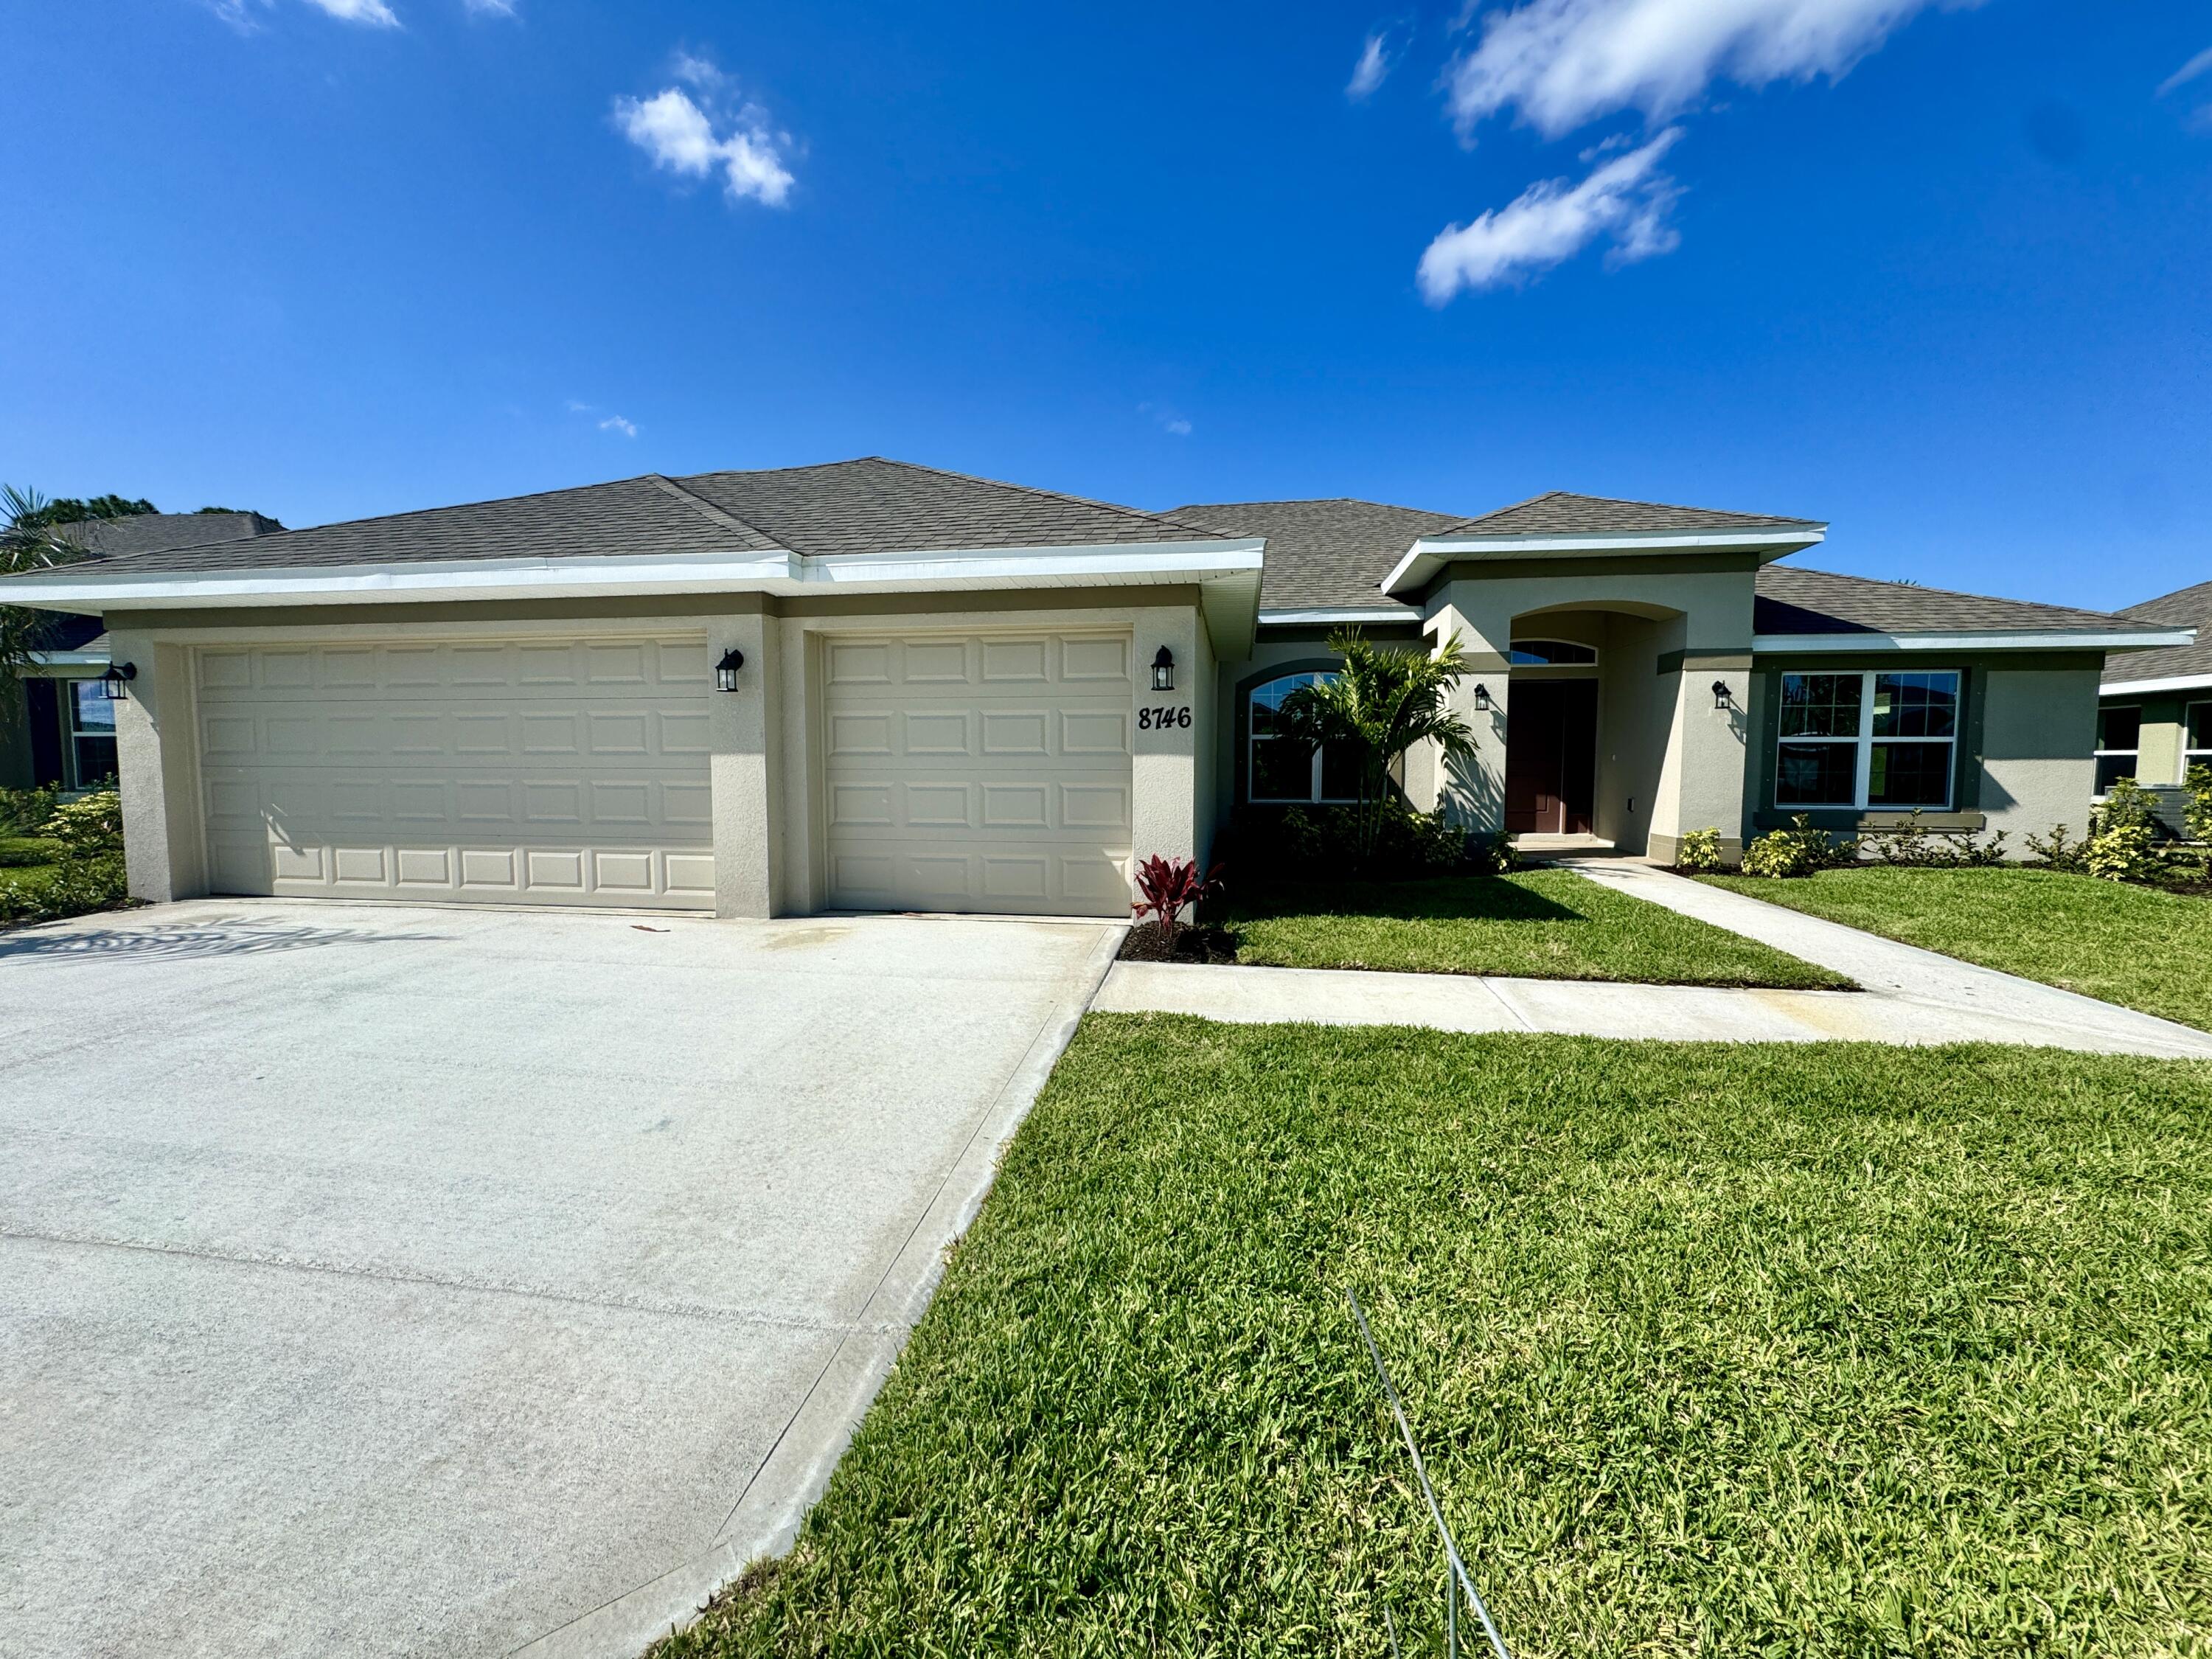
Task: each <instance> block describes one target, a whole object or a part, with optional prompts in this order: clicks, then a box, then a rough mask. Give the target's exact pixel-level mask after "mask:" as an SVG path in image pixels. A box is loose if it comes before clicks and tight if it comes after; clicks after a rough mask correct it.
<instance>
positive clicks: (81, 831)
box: [45, 789, 123, 858]
mask: <svg viewBox="0 0 2212 1659" xmlns="http://www.w3.org/2000/svg"><path fill="white" fill-rule="evenodd" d="M45 833H46V835H47V836H51V837H52V839H54V840H55V841H58V842H60V843H61V844H62V848H63V851H64V854H65V855H66V856H69V857H71V858H92V857H94V856H96V855H98V854H103V853H120V852H121V851H122V850H123V797H122V795H121V794H120V793H118V792H117V791H115V790H113V789H95V790H94V791H93V793H90V794H88V795H85V796H82V797H81V798H80V799H76V800H73V801H70V802H69V803H68V804H67V805H62V806H57V807H56V808H54V811H53V816H52V817H50V818H48V819H47V820H46V829H45Z"/></svg>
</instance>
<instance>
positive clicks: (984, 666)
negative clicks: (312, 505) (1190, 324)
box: [195, 633, 1133, 915]
mask: <svg viewBox="0 0 2212 1659" xmlns="http://www.w3.org/2000/svg"><path fill="white" fill-rule="evenodd" d="M1130 653H1131V644H1130V640H1129V636H1128V635H1126V634H1119V635H1117V634H1086V633H1036V634H1004V635H1000V634H980V635H943V634H937V635H915V636H912V637H899V638H866V639H860V638H832V639H830V640H829V641H827V642H826V643H825V645H824V647H823V684H822V687H821V690H822V694H823V708H822V720H821V721H820V723H819V729H820V731H821V734H822V735H821V737H820V738H819V741H820V742H821V744H822V745H823V816H824V821H825V826H826V846H825V848H824V849H823V850H824V852H825V854H826V856H827V859H828V871H827V876H828V879H827V883H826V887H827V896H828V902H829V904H830V905H832V906H833V907H836V908H847V909H867V910H877V909H893V910H974V911H985V912H1010V913H1028V914H1031V915H1127V913H1128V876H1127V872H1128V866H1129V859H1130V854H1131V844H1130V843H1131V774H1130V738H1131V726H1132V724H1133V721H1132V716H1131V709H1132V708H1133V683H1132V680H1131V660H1130ZM195 662H196V674H197V705H198V710H197V713H198V723H199V738H200V772H201V780H202V788H203V796H204V810H205V814H206V819H205V822H206V833H207V849H208V857H209V864H210V885H211V886H212V888H213V889H214V890H216V891H217V892H221V893H241V894H272V895H285V896H326V897H342V898H386V899H399V900H406V899H415V900H429V901H438V900H444V901H459V902H477V903H501V902H506V903H520V904H533V905H536V904H575V905H601V906H608V907H613V908H671V909H693V910H703V909H709V908H713V905H714V854H713V820H712V806H711V799H710V790H709V786H708V751H709V740H708V711H709V708H710V699H711V698H712V697H713V696H714V695H715V694H714V692H713V690H711V687H712V684H713V676H712V674H711V672H710V671H709V667H708V653H707V647H706V644H705V641H703V640H702V639H699V638H696V637H694V638H681V637H669V638H577V639H537V638H531V639H509V640H482V641H447V642H429V641H393V642H387V643H376V644H367V643H364V644H358V645H356V644H351V643H348V644H343V645H339V644H326V643H317V644H299V645H290V646H276V645H270V646H252V647H203V648H202V649H200V650H199V651H198V652H197V653H196V655H195Z"/></svg>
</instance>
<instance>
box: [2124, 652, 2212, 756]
mask: <svg viewBox="0 0 2212 1659" xmlns="http://www.w3.org/2000/svg"><path fill="white" fill-rule="evenodd" d="M2121 660H2122V662H2123V663H2124V662H2125V660H2126V659H2124V658H2123V659H2121ZM2191 702H2212V688H2207V689H2205V690H2200V691H2195V692H2183V693H2174V692H2161V693H2158V694H2156V695H2154V696H2137V697H2106V698H2105V699H2104V700H2103V706H2104V707H2106V708H2138V709H2141V710H2142V738H2141V739H2140V746H2139V748H2138V750H2137V758H2136V782H2138V783H2142V784H2145V785H2154V784H2161V783H2179V782H2180V781H2182V774H2183V771H2184V770H2185V768H2184V767H2183V765H2182V756H2183V753H2184V750H2185V747H2186V745H2187V743H2188V726H2187V721H2188V717H2189V705H2190V704H2191Z"/></svg>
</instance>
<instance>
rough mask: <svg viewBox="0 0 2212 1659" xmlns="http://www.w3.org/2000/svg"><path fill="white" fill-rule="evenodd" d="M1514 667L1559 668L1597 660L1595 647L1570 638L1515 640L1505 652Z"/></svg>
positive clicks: (1507, 659)
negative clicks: (1580, 643)
mask: <svg viewBox="0 0 2212 1659" xmlns="http://www.w3.org/2000/svg"><path fill="white" fill-rule="evenodd" d="M1505 660H1506V661H1508V662H1510V663H1511V664H1512V665H1513V666H1515V667H1516V668H1560V667H1565V666H1568V665H1581V664H1584V663H1593V662H1595V661H1596V660H1597V647H1595V646H1589V645H1577V644H1576V643H1575V642H1574V641H1572V640H1516V641H1513V644H1512V646H1511V647H1510V648H1509V649H1508V650H1507V652H1506V653H1505Z"/></svg>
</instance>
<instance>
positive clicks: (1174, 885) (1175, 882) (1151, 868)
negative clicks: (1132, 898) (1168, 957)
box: [1133, 853, 1221, 951]
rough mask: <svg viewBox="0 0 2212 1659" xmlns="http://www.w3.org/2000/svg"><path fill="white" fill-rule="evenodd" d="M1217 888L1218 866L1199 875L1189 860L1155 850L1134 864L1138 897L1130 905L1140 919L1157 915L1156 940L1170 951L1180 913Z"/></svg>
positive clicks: (1219, 886) (1180, 918) (1219, 870)
mask: <svg viewBox="0 0 2212 1659" xmlns="http://www.w3.org/2000/svg"><path fill="white" fill-rule="evenodd" d="M1220 890H1221V866H1219V865H1218V864H1217V865H1215V866H1213V868H1212V869H1211V870H1209V871H1207V872H1206V873H1205V874H1204V875H1203V876H1201V875H1200V874H1199V873H1198V866H1197V864H1196V863H1195V862H1194V861H1193V860H1189V859H1164V858H1162V857H1160V855H1159V854H1157V853H1155V854H1152V857H1150V858H1148V859H1146V860H1145V861H1144V862H1143V863H1142V864H1140V865H1139V866H1137V894H1138V898H1137V902H1136V904H1135V905H1134V906H1133V908H1134V909H1135V911H1136V913H1137V919H1138V920H1139V921H1142V920H1143V919H1144V918H1145V917H1146V916H1148V915H1149V916H1153V917H1156V918H1158V927H1159V930H1160V941H1161V943H1162V944H1164V945H1166V946H1167V947H1168V949H1170V951H1172V950H1173V949H1175V936H1176V925H1177V924H1178V923H1179V922H1180V921H1181V920H1182V913H1183V912H1184V911H1185V910H1188V908H1190V907H1191V906H1192V905H1194V904H1197V903H1200V902H1202V901H1203V900H1206V899H1210V898H1212V896H1214V895H1215V894H1216V893H1218V892H1219V891H1220Z"/></svg>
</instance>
